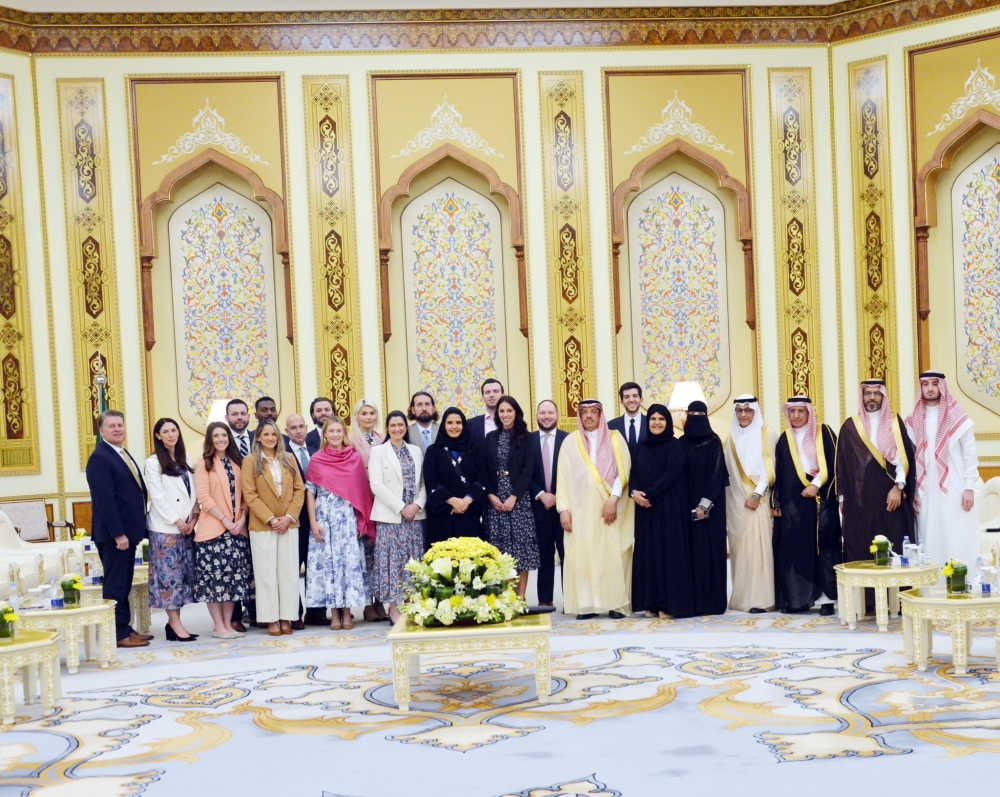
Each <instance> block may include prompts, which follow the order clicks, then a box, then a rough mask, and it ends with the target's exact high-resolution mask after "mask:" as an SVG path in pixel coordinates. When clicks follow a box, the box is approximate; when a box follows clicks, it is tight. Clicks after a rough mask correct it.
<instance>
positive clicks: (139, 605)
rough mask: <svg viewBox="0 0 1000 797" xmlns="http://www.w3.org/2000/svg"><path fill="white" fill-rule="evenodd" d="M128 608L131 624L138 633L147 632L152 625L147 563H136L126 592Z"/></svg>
mask: <svg viewBox="0 0 1000 797" xmlns="http://www.w3.org/2000/svg"><path fill="white" fill-rule="evenodd" d="M128 604H129V608H130V609H131V610H132V626H133V627H134V628H135V630H136V631H138V632H139V633H140V634H148V633H149V627H150V625H152V617H151V614H152V613H151V612H150V610H149V565H148V564H143V565H136V566H135V574H134V575H133V576H132V590H131V592H129V594H128Z"/></svg>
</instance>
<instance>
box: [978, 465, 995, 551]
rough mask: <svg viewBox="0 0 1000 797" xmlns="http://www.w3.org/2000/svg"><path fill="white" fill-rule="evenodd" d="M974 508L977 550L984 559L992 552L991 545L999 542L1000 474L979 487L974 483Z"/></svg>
mask: <svg viewBox="0 0 1000 797" xmlns="http://www.w3.org/2000/svg"><path fill="white" fill-rule="evenodd" d="M976 510H977V512H978V515H979V552H980V553H981V554H982V556H983V559H984V561H985V560H988V559H989V558H990V556H992V554H993V546H994V545H996V544H1000V476H995V477H993V478H992V479H990V480H989V481H988V482H986V483H985V484H983V485H982V486H981V487H980V485H979V484H977V485H976Z"/></svg>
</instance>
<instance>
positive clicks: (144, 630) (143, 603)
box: [137, 583, 152, 634]
mask: <svg viewBox="0 0 1000 797" xmlns="http://www.w3.org/2000/svg"><path fill="white" fill-rule="evenodd" d="M137 597H138V601H139V633H140V634H148V633H149V627H150V625H152V618H151V612H150V609H149V584H148V583H146V584H143V585H142V588H141V589H139V591H138V596H137Z"/></svg>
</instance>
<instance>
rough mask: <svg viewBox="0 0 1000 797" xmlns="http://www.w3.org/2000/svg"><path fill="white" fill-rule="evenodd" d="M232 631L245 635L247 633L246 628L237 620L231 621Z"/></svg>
mask: <svg viewBox="0 0 1000 797" xmlns="http://www.w3.org/2000/svg"><path fill="white" fill-rule="evenodd" d="M233 630H234V631H239V632H240V633H241V634H245V633H246V632H247V627H246V626H245V625H243V623H241V622H240V621H239V620H235V621H233Z"/></svg>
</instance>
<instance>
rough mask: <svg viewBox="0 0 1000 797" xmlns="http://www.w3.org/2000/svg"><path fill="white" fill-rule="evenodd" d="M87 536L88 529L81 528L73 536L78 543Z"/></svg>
mask: <svg viewBox="0 0 1000 797" xmlns="http://www.w3.org/2000/svg"><path fill="white" fill-rule="evenodd" d="M86 536H87V530H86V529H80V528H78V529H76V531H75V532H74V534H73V539H74V540H75V541H76V542H79V541H80V540H82V539H84V538H85V537H86Z"/></svg>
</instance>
